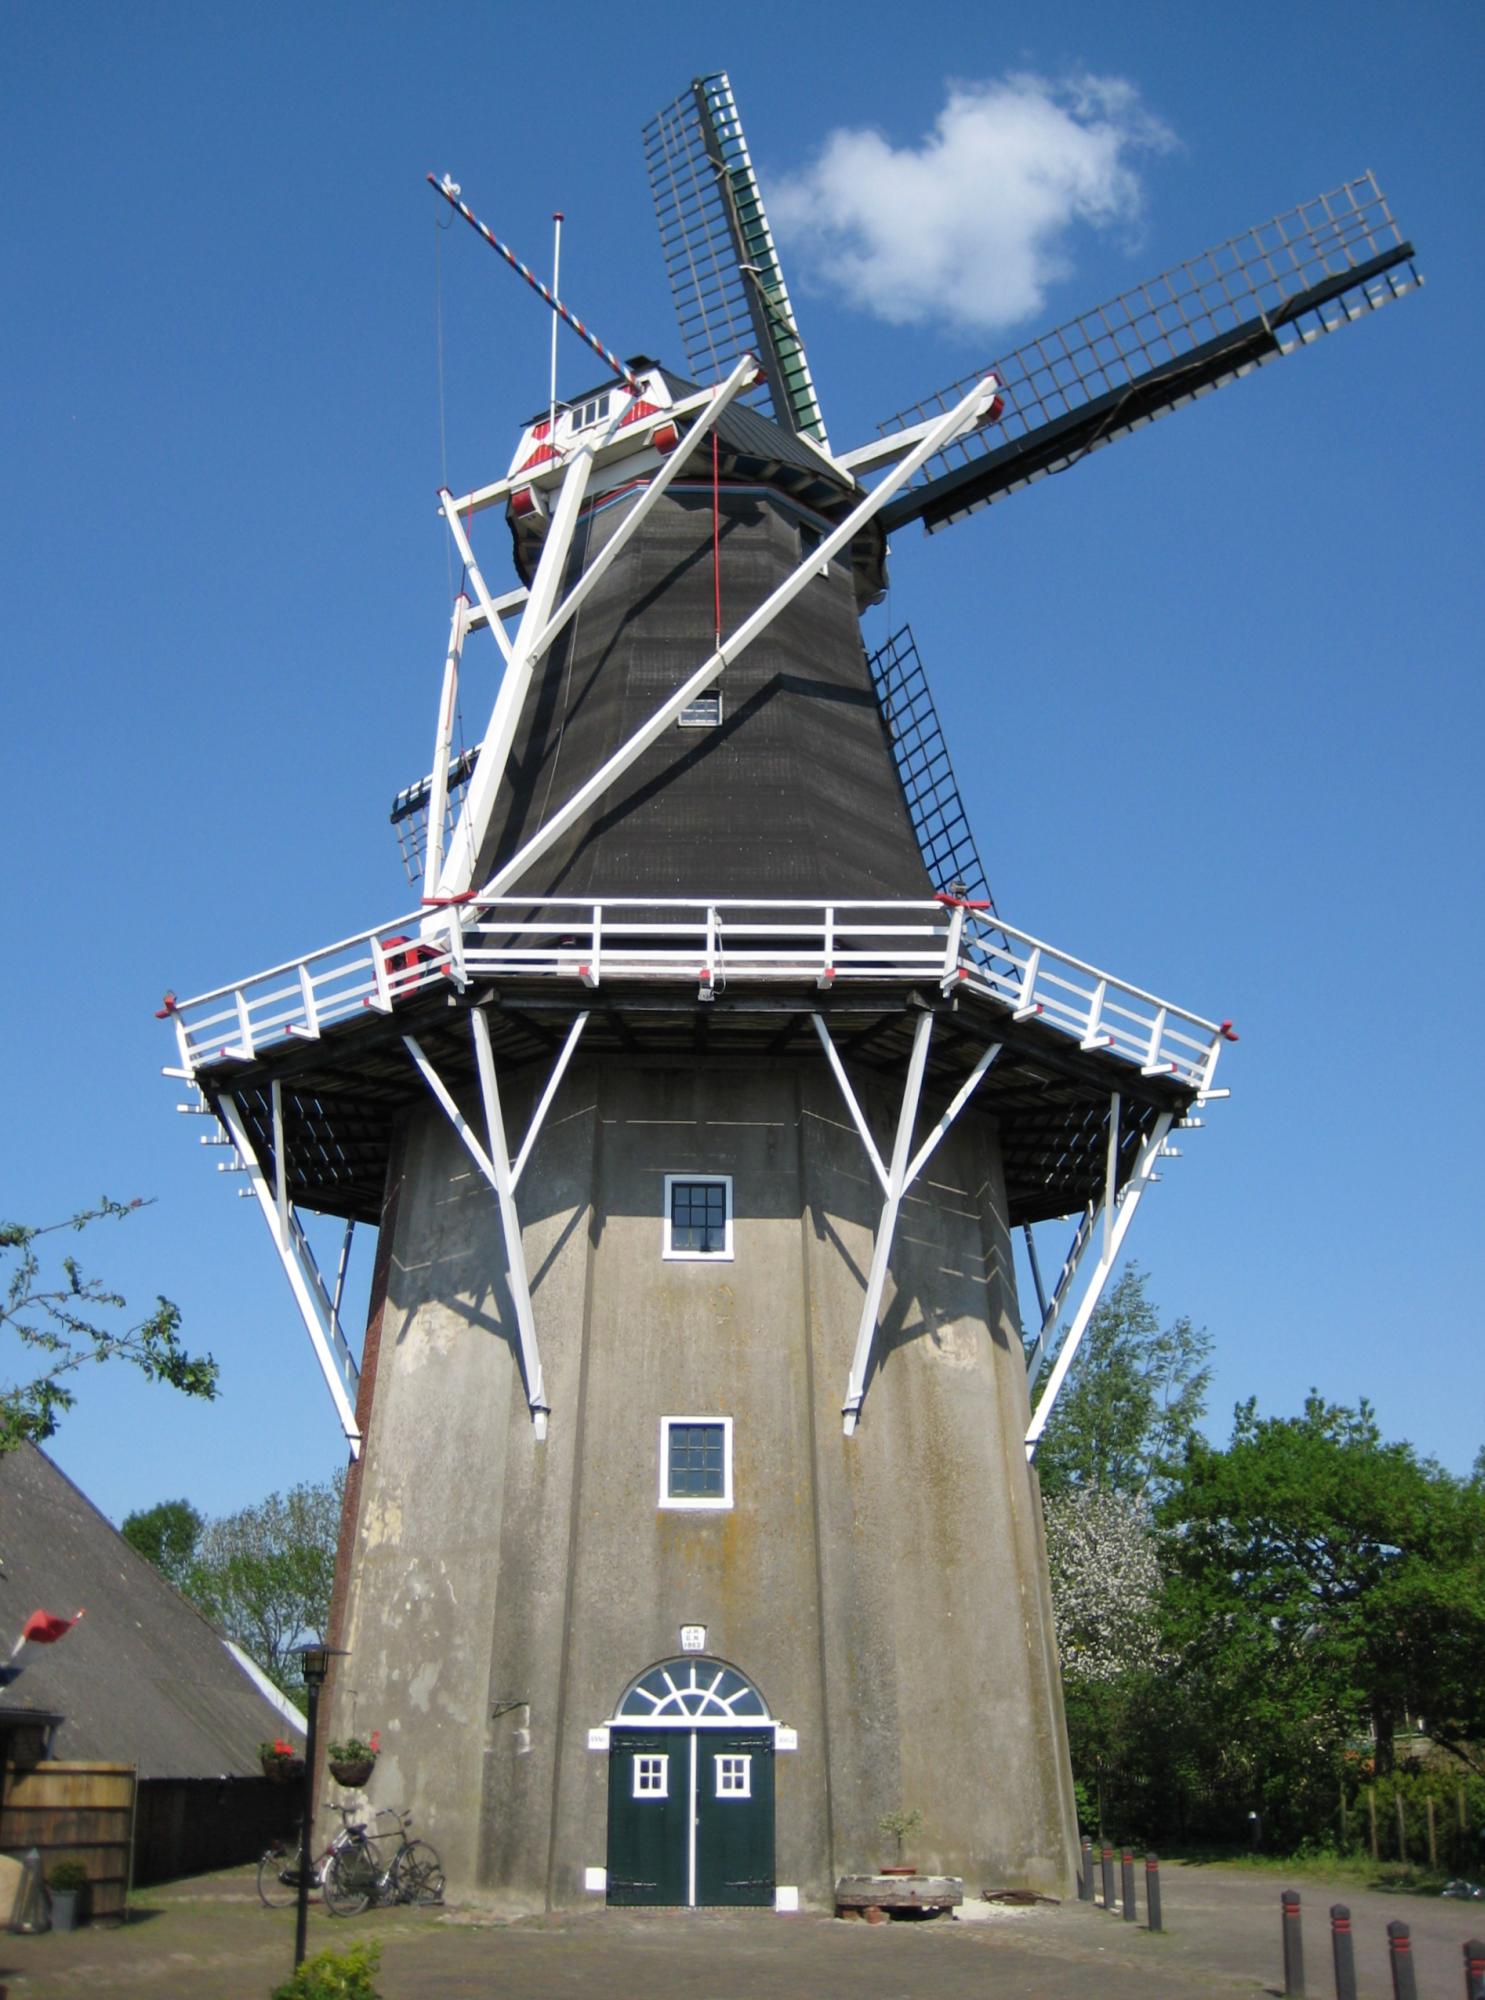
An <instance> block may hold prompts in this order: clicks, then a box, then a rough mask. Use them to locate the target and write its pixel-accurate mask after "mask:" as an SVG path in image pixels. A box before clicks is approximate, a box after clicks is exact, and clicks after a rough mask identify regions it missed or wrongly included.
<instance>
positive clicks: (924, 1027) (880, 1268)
mask: <svg viewBox="0 0 1485 2000" xmlns="http://www.w3.org/2000/svg"><path fill="white" fill-rule="evenodd" d="M932 1035H933V1016H932V1014H930V1013H927V1012H924V1013H922V1014H920V1015H919V1016H918V1020H917V1023H916V1025H915V1026H914V1028H913V1046H912V1052H911V1054H910V1055H909V1057H908V1068H907V1079H906V1081H905V1083H904V1084H903V1091H902V1105H901V1108H900V1109H899V1111H898V1114H897V1132H896V1135H895V1137H894V1139H893V1142H892V1159H891V1162H890V1164H889V1166H888V1168H887V1173H886V1178H885V1186H884V1191H885V1195H886V1199H885V1200H884V1201H883V1203H882V1212H881V1216H880V1217H879V1219H878V1222H877V1233H876V1240H875V1242H874V1243H873V1244H872V1252H871V1270H870V1272H869V1274H868V1276H867V1280H866V1297H865V1298H864V1299H863V1300H862V1304H861V1321H860V1324H859V1326H858V1327H857V1329H856V1348H855V1352H854V1354H853V1355H852V1357H851V1373H850V1377H849V1379H848V1381H847V1383H846V1399H845V1403H844V1405H843V1406H842V1411H841V1416H842V1421H843V1427H844V1430H845V1434H846V1436H847V1437H850V1436H852V1435H853V1434H854V1432H855V1429H856V1423H857V1420H858V1418H859V1416H860V1414H861V1404H862V1399H863V1398H864V1397H865V1395H866V1381H867V1377H868V1375H869V1374H870V1372H871V1357H872V1349H873V1347H874V1346H875V1344H876V1335H877V1318H878V1315H879V1314H880V1312H881V1309H882V1293H883V1291H884V1289H885V1287H886V1282H887V1266H888V1263H889V1261H890V1259H891V1255H892V1241H893V1238H894V1236H895V1235H896V1233H897V1218H898V1215H899V1213H900V1212H901V1209H902V1202H903V1197H904V1195H906V1193H907V1191H908V1189H909V1188H910V1187H911V1186H912V1184H913V1182H914V1181H915V1180H916V1179H917V1177H918V1175H919V1174H920V1173H921V1172H922V1171H923V1168H924V1167H925V1166H926V1165H927V1163H928V1161H929V1159H930V1158H931V1157H932V1155H933V1152H934V1150H935V1148H936V1147H937V1146H938V1144H939V1141H940V1140H941V1139H942V1138H943V1136H944V1134H945V1133H946V1132H947V1131H948V1129H949V1127H950V1126H951V1125H952V1124H953V1122H954V1120H955V1119H956V1118H957V1117H958V1116H959V1114H960V1112H961V1111H962V1110H963V1109H964V1107H965V1105H966V1104H968V1102H969V1100H970V1098H971V1097H972V1096H973V1094H974V1092H975V1090H976V1089H977V1087H978V1085H979V1083H980V1080H981V1078H982V1077H983V1076H984V1075H985V1072H986V1071H987V1070H988V1069H989V1067H990V1065H991V1064H992V1063H993V1062H994V1061H995V1058H996V1057H997V1056H998V1055H999V1054H1000V1047H1001V1045H1000V1043H999V1042H992V1043H991V1045H990V1046H989V1048H987V1049H986V1050H985V1052H984V1054H983V1055H982V1056H981V1057H980V1059H979V1061H978V1062H977V1063H976V1064H975V1066H974V1068H973V1070H972V1071H971V1072H970V1074H969V1075H968V1076H967V1077H966V1078H965V1080H964V1082H963V1083H962V1084H961V1085H960V1087H959V1089H958V1090H957V1091H956V1092H955V1094H954V1097H953V1099H952V1101H951V1102H950V1104H949V1105H948V1107H947V1108H946V1109H945V1111H944V1113H943V1115H942V1116H941V1117H940V1118H939V1120H938V1122H937V1124H936V1125H935V1126H934V1128H933V1130H932V1132H930V1133H929V1135H928V1137H927V1139H926V1140H925V1141H924V1142H923V1144H922V1146H921V1147H919V1149H918V1151H917V1152H916V1153H914V1152H913V1151H912V1144H913V1131H914V1128H915V1126H916V1125H917V1122H918V1105H919V1102H920V1101H921V1099H922V1095H923V1075H924V1071H925V1069H926V1067H927V1064H928V1044H929V1041H930V1039H931V1038H932ZM848 1101H853V1099H848ZM867 1144H868V1146H870V1141H869V1140H868V1141H867ZM871 1150H872V1151H873V1152H875V1148H874V1147H871Z"/></svg>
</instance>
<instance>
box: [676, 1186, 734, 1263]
mask: <svg viewBox="0 0 1485 2000" xmlns="http://www.w3.org/2000/svg"><path fill="white" fill-rule="evenodd" d="M661 1254H662V1255H663V1256H666V1257H671V1258H695V1257H719V1258H730V1257H731V1255H732V1179H731V1176H730V1175H728V1174H705V1175H703V1174H667V1175H666V1176H665V1243H664V1248H663V1250H662V1253H661Z"/></svg>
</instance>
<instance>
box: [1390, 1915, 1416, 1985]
mask: <svg viewBox="0 0 1485 2000" xmlns="http://www.w3.org/2000/svg"><path fill="white" fill-rule="evenodd" d="M1387 1958H1388V1963H1389V1964H1390V1965H1391V1967H1392V2000H1418V1968H1417V1965H1416V1963H1415V1962H1414V1959H1413V1933H1412V1931H1411V1930H1410V1929H1409V1927H1408V1926H1407V1925H1406V1924H1405V1923H1402V1922H1400V1921H1399V1919H1398V1918H1396V1917H1394V1918H1393V1920H1392V1922H1391V1923H1390V1924H1389V1925H1388V1926H1387Z"/></svg>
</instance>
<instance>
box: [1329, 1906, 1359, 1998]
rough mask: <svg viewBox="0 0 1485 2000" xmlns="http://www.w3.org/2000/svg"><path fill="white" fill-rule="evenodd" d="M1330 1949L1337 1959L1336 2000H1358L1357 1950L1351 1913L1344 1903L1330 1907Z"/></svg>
mask: <svg viewBox="0 0 1485 2000" xmlns="http://www.w3.org/2000/svg"><path fill="white" fill-rule="evenodd" d="M1330 1949H1331V1954H1332V1956H1333V1957H1334V1959H1335V2000H1356V1950H1355V1943H1354V1940H1353V1939H1352V1936H1351V1912H1350V1911H1349V1910H1348V1909H1347V1908H1346V1906H1345V1904H1344V1903H1332V1904H1331V1906H1330Z"/></svg>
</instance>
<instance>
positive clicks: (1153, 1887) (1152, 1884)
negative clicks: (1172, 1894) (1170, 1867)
mask: <svg viewBox="0 0 1485 2000" xmlns="http://www.w3.org/2000/svg"><path fill="white" fill-rule="evenodd" d="M1145 1923H1146V1925H1147V1926H1148V1928H1149V1929H1150V1930H1152V1931H1158V1930H1162V1929H1163V1928H1164V1926H1163V1925H1162V1924H1161V1921H1160V1856H1159V1855H1158V1854H1147V1855H1146V1856H1145Z"/></svg>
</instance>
